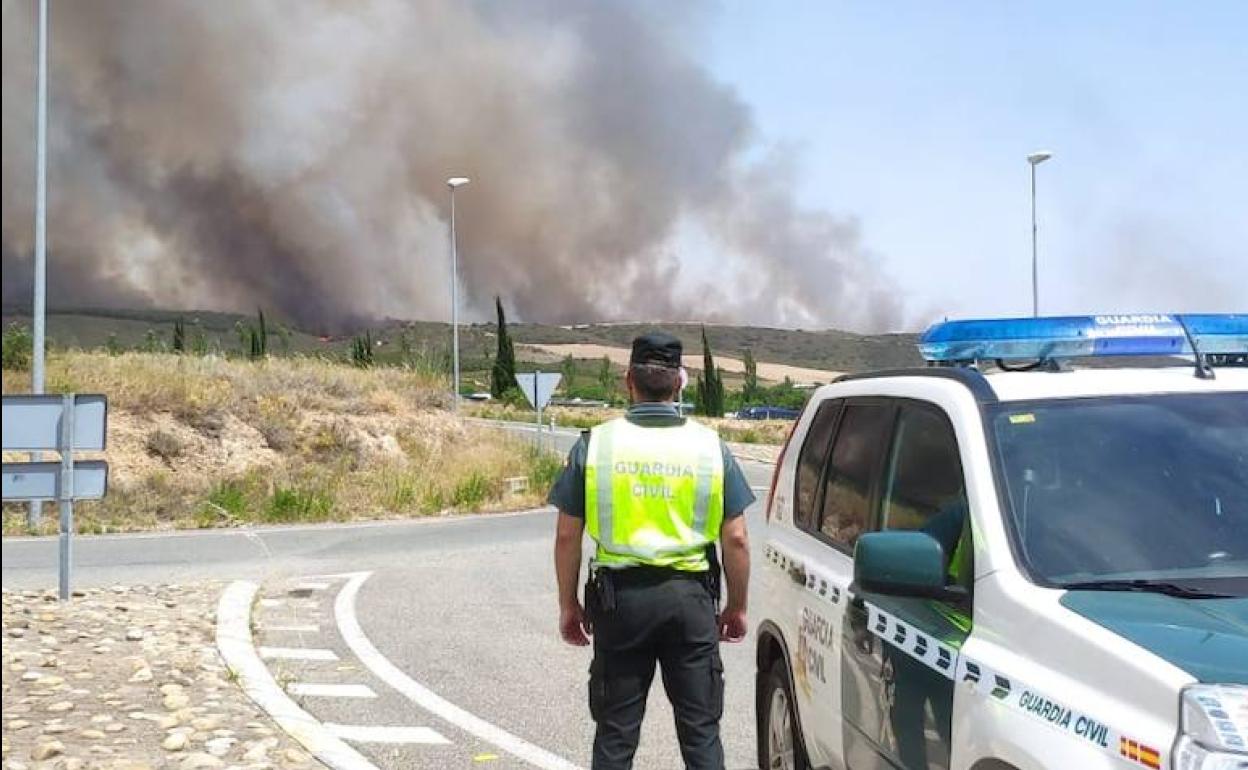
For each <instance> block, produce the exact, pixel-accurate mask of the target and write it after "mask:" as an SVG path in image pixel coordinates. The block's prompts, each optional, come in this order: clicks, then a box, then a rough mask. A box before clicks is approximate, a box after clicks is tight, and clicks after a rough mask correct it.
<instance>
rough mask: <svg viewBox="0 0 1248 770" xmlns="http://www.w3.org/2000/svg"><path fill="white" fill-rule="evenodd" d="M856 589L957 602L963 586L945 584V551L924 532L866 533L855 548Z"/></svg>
mask: <svg viewBox="0 0 1248 770" xmlns="http://www.w3.org/2000/svg"><path fill="white" fill-rule="evenodd" d="M854 583H855V584H856V586H857V590H859V591H865V592H867V593H874V594H883V595H885V596H913V597H921V598H925V599H942V600H944V601H956V600H957V599H959V598H963V597H965V595H966V592H965V589H962V588H961V587H957V586H946V585H945V553H944V549H943V548H941V546H940V543H939V542H937V541H936V538H934V537H932V536H931V535H928V534H926V533H924V532H901V531H893V532H869V533H866V534H864V535H862V536H860V537H859V538H858V543H857V545H856V546H855V547H854Z"/></svg>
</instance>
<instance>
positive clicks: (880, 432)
mask: <svg viewBox="0 0 1248 770" xmlns="http://www.w3.org/2000/svg"><path fill="white" fill-rule="evenodd" d="M892 418H893V408H892V407H891V406H887V405H884V404H850V405H848V406H846V407H845V414H844V417H842V418H841V427H840V429H839V430H838V431H837V435H836V443H835V444H834V445H833V447H832V458H831V460H830V461H829V463H828V468H827V472H826V473H825V474H824V486H823V503H822V506H821V511H820V517H819V530H820V531H821V532H822V533H823V534H824V535H825V536H827V537H828V538H829V539H831V540H832V542H833V543H835V544H836V545H838V546H840V547H842V548H844V549H845V550H848V551H852V550H853V547H854V543H856V542H857V541H858V536H859V535H861V534H862V533H863V532H866V531H868V529H869V528H870V526H871V481H872V477H873V475H874V474H875V473H876V470H877V468H878V466H879V458H880V453H881V452H882V451H883V447H884V445H885V444H886V443H887V442H888V431H889V428H890V424H891V422H892Z"/></svg>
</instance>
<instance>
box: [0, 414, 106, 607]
mask: <svg viewBox="0 0 1248 770" xmlns="http://www.w3.org/2000/svg"><path fill="white" fill-rule="evenodd" d="M0 416H2V417H3V420H4V425H3V430H0V434H3V439H4V441H3V449H4V451H5V452H9V451H43V450H51V451H54V452H59V453H60V455H61V461H60V462H30V463H4V464H3V470H2V471H0V489H2V491H3V497H4V499H5V500H29V501H35V500H55V501H57V504H58V507H59V508H60V513H61V533H60V548H59V550H60V595H61V601H69V571H70V564H71V561H72V558H71V557H72V551H71V548H72V539H73V534H74V501H75V500H98V499H99V498H101V497H103V496H104V492H105V490H106V489H107V488H108V464H107V463H105V462H104V461H102V460H87V461H75V460H74V451H75V450H79V451H92V450H94V451H100V450H103V449H104V445H105V443H106V441H105V436H106V434H107V428H108V401H107V399H105V398H104V396H97V395H91V396H75V395H73V394H70V393H66V394H64V395H29V396H5V397H4V399H3V414H2V415H0Z"/></svg>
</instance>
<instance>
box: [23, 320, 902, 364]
mask: <svg viewBox="0 0 1248 770" xmlns="http://www.w3.org/2000/svg"><path fill="white" fill-rule="evenodd" d="M179 318H181V319H183V320H184V321H185V322H186V323H187V325H188V335H194V334H197V333H199V334H202V335H203V337H204V341H205V342H206V343H207V344H208V345H210V346H211V347H214V348H215V349H219V350H223V351H229V350H236V349H238V347H239V344H240V343H239V340H238V331H237V326H238V324H240V323H242V324H247V323H251V322H253V320H254V319H253V318H252V317H249V316H243V315H238V314H231V313H213V312H177V311H159V310H93V309H83V310H73V311H51V312H49V315H48V336H49V338H50V339H51V340H52V342H53V344H54V345H55V346H59V347H71V348H72V347H77V348H84V349H91V348H99V347H105V346H107V345H109V344H110V339H111V340H112V342H111V344H112V345H114V346H116V347H118V348H120V349H125V350H131V349H143V348H144V347H145V346H147V347H152V343H153V337H154V338H155V341H157V342H162V343H163V344H164V345H166V346H167V344H168V339H169V335H170V330H171V329H172V326H173V323H174V322H175V321H176V320H177V319H179ZM269 320H270V325H271V328H273V329H275V330H277V333H276V334H274V340H273V342H271V347H272V350H273V351H274V352H278V353H281V352H285V351H290V352H300V353H313V352H315V353H328V354H332V355H344V356H345V355H346V354H347V352H348V350H349V348H350V344H351V335H350V334H346V335H335V336H321V335H319V334H317V333H314V332H312V331H308V330H300V329H296V328H294V327H291V326H287V325H284V324H282V323H281V320H280V319H269ZM14 321H17V322H20V323H25V324H29V314H28V313H22V312H19V311H17V310H14V309H12V308H6V309H5V310H4V313H3V323H4V324H5V326H7V325H8V324H10V323H12V322H14ZM510 328H511V332H512V336H513V338H514V339H515V341H516V342H517V343H518V344H519V345H520V346H521V348H520V349H519V350H518V351H517V353H518V355H519V358H520V361H521V363H524V362H526V361H528V362H530V363H536V362H539V361H540V362H543V363H545V362H546V361H545V359H544V358H543V357H540V356H537V357H534V356H530V358H528V359H526V358H525V348H524V346H525V345H542V344H552V345H568V344H586V345H602V346H607V347H616V348H625V347H627V346H628V344H629V343H630V342H631V341H632V339H633V337H635V336H636V335H637V334H639V333H641V332H643V331H646V330H649V329H653V328H662V329H664V330H666V331H668V332H671V333H672V334H675V335H676V336H678V337H679V338H680V339H681V340H682V341H683V342H684V343H685V350H686V352H687V353H690V354H701V351H702V342H701V332H702V327H701V326H700V325H698V324H692V323H662V324H642V323H627V324H615V323H612V324H583V325H577V326H547V325H542V324H525V323H521V324H513V325H511V327H510ZM358 331H360V332H363V331H364V329H363V328H361V329H360V330H358ZM372 331H373V334H374V338H375V340H376V341H377V343H378V347H379V350H380V352H381V353H382V354H383V355H384V354H386V353H391V352H395V351H397V349H398V348H399V346H400V345H401V344H405V345H406V346H407V347H408V348H410V349H411V350H414V351H417V352H418V353H423V354H424V355H425V357H426V358H428V359H430V360H436V359H442V358H449V352H448V350H449V347H450V344H449V343H450V336H451V335H450V327H449V325H448V324H444V323H435V322H403V323H399V322H387V323H384V324H378V325H377V326H374V327H373V328H372ZM706 332H707V337H708V339H709V340H710V343H711V348H712V350H713V351H714V352H715V353H716V354H719V355H723V356H725V357H732V358H740V357H741V356H742V354H743V353H744V351H745V350H747V349H749V350H751V351H752V352H753V354H754V357H755V358H756V359H757V360H758V361H759V362H760V363H771V364H782V365H787V366H793V367H801V368H807V369H817V370H824V371H831V372H859V371H866V370H871V369H890V368H897V367H902V366H916V365H920V364H921V363H922V360H921V359H920V358H919V355H918V352H917V350H916V349H915V346H914V343H915V340H916V337H917V335H914V334H877V335H870V334H854V333H852V332H843V331H837V330H832V329H829V330H821V331H808V330H791V329H771V328H765V327H750V326H720V325H711V326H707V327H706ZM460 350H461V358H462V361H463V366H464V369H465V371H473V370H475V369H476V368H477V365H478V364H479V363H481V362H484V361H485V360H487V359H488V358H489V357H490V356H492V355H493V353H494V327H493V325H492V324H465V325H462V326H461V327H460Z"/></svg>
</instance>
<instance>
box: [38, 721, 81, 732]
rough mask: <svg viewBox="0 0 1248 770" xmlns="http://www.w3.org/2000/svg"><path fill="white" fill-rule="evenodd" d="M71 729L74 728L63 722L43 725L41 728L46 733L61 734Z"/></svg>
mask: <svg viewBox="0 0 1248 770" xmlns="http://www.w3.org/2000/svg"><path fill="white" fill-rule="evenodd" d="M72 729H74V728H72V727H70V726H69V725H67V724H65V723H64V722H57V723H56V724H51V725H45V726H44V728H43V732H44V733H46V734H47V735H62V734H64V733H67V732H69V731H70V730H72Z"/></svg>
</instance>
